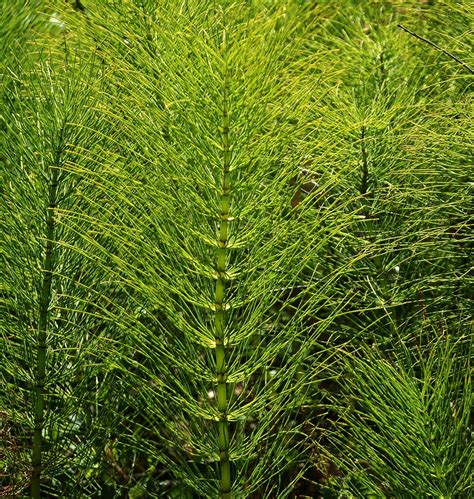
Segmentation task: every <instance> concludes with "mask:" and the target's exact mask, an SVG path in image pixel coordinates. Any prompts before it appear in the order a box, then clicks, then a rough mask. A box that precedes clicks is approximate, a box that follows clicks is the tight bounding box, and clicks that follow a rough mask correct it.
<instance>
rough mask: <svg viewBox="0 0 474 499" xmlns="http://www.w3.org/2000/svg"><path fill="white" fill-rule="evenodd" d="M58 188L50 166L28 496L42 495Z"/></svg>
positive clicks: (55, 170)
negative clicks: (47, 368) (29, 492)
mask: <svg viewBox="0 0 474 499" xmlns="http://www.w3.org/2000/svg"><path fill="white" fill-rule="evenodd" d="M57 189H58V170H57V169H53V171H52V178H51V184H50V187H49V192H48V198H49V199H48V207H47V213H46V226H45V237H46V248H45V254H44V261H43V282H42V285H41V295H40V303H39V323H38V340H37V344H36V368H35V382H34V387H33V395H34V397H33V400H34V430H33V454H32V467H33V476H32V480H31V496H32V497H33V498H39V497H41V472H42V465H43V427H44V410H45V401H44V392H45V391H44V385H45V379H46V348H47V345H46V329H47V323H48V316H49V306H50V303H51V286H52V280H53V266H54V254H53V251H54V209H55V208H56V198H57Z"/></svg>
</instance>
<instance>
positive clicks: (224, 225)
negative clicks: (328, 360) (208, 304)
mask: <svg viewBox="0 0 474 499" xmlns="http://www.w3.org/2000/svg"><path fill="white" fill-rule="evenodd" d="M222 147H223V177H222V191H221V200H220V201H221V202H220V227H219V240H218V246H219V247H218V249H217V263H216V271H217V281H216V288H215V316H214V326H215V341H216V352H215V360H216V374H217V409H218V411H219V421H218V442H219V458H220V492H221V498H222V499H230V498H231V489H232V478H231V472H230V460H229V421H228V419H227V404H228V398H227V365H226V348H225V344H224V342H225V338H224V336H225V325H226V319H225V312H224V298H225V288H226V273H225V272H226V256H227V242H228V237H229V236H228V232H229V208H230V151H229V110H228V103H227V82H225V84H224V105H223V118H222Z"/></svg>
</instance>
